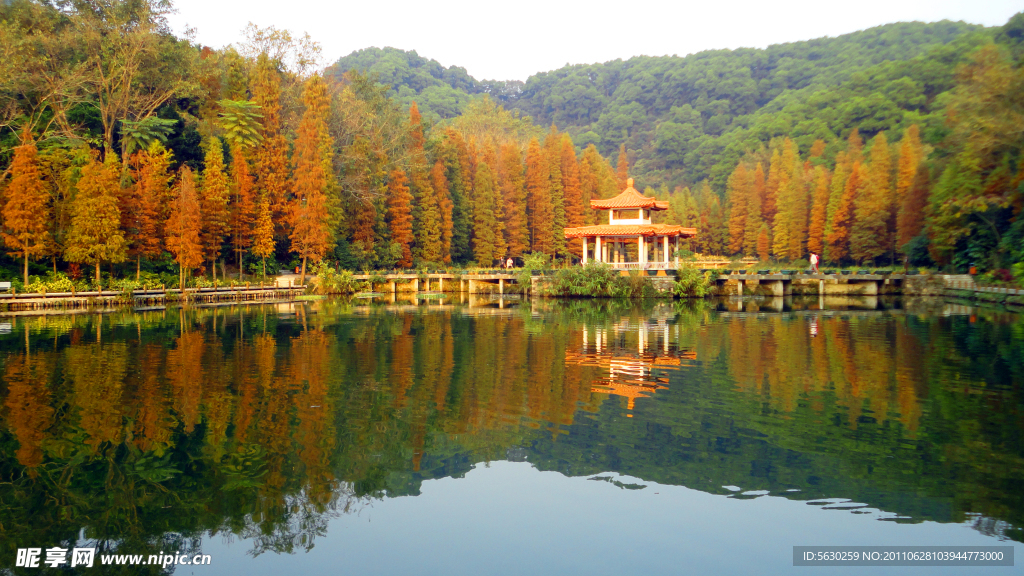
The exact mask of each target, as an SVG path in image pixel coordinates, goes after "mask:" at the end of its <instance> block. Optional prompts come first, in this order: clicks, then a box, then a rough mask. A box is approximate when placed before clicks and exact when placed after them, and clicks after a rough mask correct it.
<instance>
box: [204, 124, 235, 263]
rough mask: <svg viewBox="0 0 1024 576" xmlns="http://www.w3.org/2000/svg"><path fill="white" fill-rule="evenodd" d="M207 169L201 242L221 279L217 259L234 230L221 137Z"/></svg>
mask: <svg viewBox="0 0 1024 576" xmlns="http://www.w3.org/2000/svg"><path fill="white" fill-rule="evenodd" d="M204 164H205V166H204V169H203V189H202V194H201V195H200V198H201V200H200V210H201V213H202V217H203V220H202V222H203V223H202V230H201V232H200V235H199V237H200V241H201V242H202V243H203V255H204V256H205V258H206V260H207V261H208V262H209V263H210V272H211V275H212V277H213V278H214V279H216V278H217V259H218V258H220V249H221V246H222V245H223V244H224V240H225V238H227V236H228V233H229V232H230V231H231V220H230V219H231V214H230V213H229V212H228V195H229V194H230V191H229V190H228V177H227V174H225V173H224V151H223V149H222V148H221V143H220V139H219V138H213V139H212V140H211V141H210V143H209V146H208V149H207V151H206V161H205V163H204Z"/></svg>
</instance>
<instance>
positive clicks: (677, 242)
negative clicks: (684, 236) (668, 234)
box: [676, 236, 679, 268]
mask: <svg viewBox="0 0 1024 576" xmlns="http://www.w3.org/2000/svg"><path fill="white" fill-rule="evenodd" d="M676 268H679V236H676Z"/></svg>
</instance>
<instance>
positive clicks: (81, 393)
mask: <svg viewBox="0 0 1024 576" xmlns="http://www.w3.org/2000/svg"><path fill="white" fill-rule="evenodd" d="M64 354H65V357H66V359H65V363H64V365H65V373H66V374H67V376H68V379H69V380H70V381H71V385H72V389H73V390H74V406H75V408H76V409H77V410H78V424H79V426H80V427H81V429H82V431H83V432H85V435H86V443H87V444H88V445H90V446H92V447H93V448H94V449H95V448H98V447H99V446H100V445H101V444H103V443H105V442H110V443H111V444H115V445H116V444H119V443H120V442H121V440H122V439H123V438H124V417H123V413H124V410H125V408H126V407H125V405H124V402H123V398H122V392H123V389H122V388H123V385H124V381H125V372H126V371H127V367H128V347H127V346H126V345H125V344H124V343H123V342H107V343H106V344H101V343H99V342H95V343H92V344H85V345H82V346H74V347H70V348H67V349H66V350H65V352H64Z"/></svg>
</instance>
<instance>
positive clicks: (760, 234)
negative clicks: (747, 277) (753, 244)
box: [757, 223, 771, 262]
mask: <svg viewBox="0 0 1024 576" xmlns="http://www.w3.org/2000/svg"><path fill="white" fill-rule="evenodd" d="M770 247H771V236H769V234H768V224H767V223H763V224H761V227H760V228H759V229H758V231H757V257H758V258H760V259H761V261H762V262H767V261H768V258H770V257H771V249H770Z"/></svg>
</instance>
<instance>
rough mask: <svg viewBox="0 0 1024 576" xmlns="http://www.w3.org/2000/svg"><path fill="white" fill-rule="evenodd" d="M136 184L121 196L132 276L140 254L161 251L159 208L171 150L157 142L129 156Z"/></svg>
mask: <svg viewBox="0 0 1024 576" xmlns="http://www.w3.org/2000/svg"><path fill="white" fill-rule="evenodd" d="M131 165H132V176H133V178H134V180H135V184H133V185H132V186H131V187H129V188H127V189H125V190H124V191H123V193H122V195H121V206H120V208H121V229H122V230H123V231H124V236H125V240H126V241H127V242H128V255H129V256H134V257H135V279H136V280H138V279H139V278H140V277H141V273H142V272H141V271H142V257H143V256H145V257H146V258H153V257H156V256H159V255H160V253H161V252H162V251H163V250H162V247H161V242H160V231H159V228H160V226H159V224H160V218H159V207H160V205H161V204H162V202H163V200H164V199H165V198H166V196H167V193H168V188H169V187H168V183H169V182H170V179H171V177H170V174H169V173H168V169H169V167H170V153H169V152H167V151H166V150H165V149H164V147H163V146H161V145H160V143H159V142H154V143H153V145H152V146H150V148H149V150H146V151H142V152H139V153H137V154H135V155H134V156H133V157H132V162H131Z"/></svg>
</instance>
